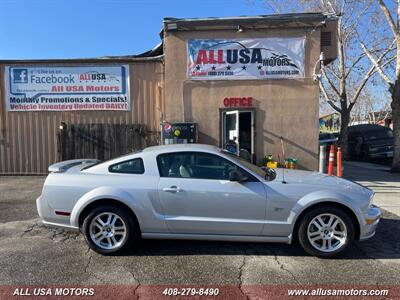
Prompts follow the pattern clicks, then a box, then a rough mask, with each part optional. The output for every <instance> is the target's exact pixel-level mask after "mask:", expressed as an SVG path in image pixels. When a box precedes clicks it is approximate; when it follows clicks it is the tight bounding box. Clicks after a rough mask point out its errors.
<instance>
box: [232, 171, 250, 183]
mask: <svg viewBox="0 0 400 300" xmlns="http://www.w3.org/2000/svg"><path fill="white" fill-rule="evenodd" d="M245 180H247V177H245V176H243V175H242V174H241V173H240V172H239V171H238V170H233V171H231V172H229V181H237V182H241V181H245Z"/></svg>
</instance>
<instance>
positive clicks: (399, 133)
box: [360, 0, 400, 173]
mask: <svg viewBox="0 0 400 300" xmlns="http://www.w3.org/2000/svg"><path fill="white" fill-rule="evenodd" d="M378 3H379V6H380V9H381V12H382V14H383V15H384V17H385V19H386V21H387V24H388V25H389V28H390V30H391V33H392V35H393V42H392V47H395V48H396V55H395V57H394V58H395V62H396V63H395V71H394V72H391V70H390V68H387V66H388V63H387V62H383V61H382V60H380V59H379V58H377V57H376V55H375V54H374V53H373V51H371V50H369V49H368V48H367V47H366V45H365V43H363V42H362V41H361V42H360V44H361V48H362V49H363V51H364V53H365V55H366V56H367V57H368V58H369V60H370V61H371V62H372V63H373V65H374V67H375V68H376V69H377V71H378V73H379V75H380V76H381V78H382V79H383V81H384V82H386V84H387V85H388V86H389V92H390V93H391V97H392V102H391V108H392V118H393V137H394V149H393V150H394V155H393V162H392V172H397V173H399V172H400V17H399V15H400V0H397V3H396V4H395V6H396V8H397V13H396V12H394V9H393V11H391V10H390V9H389V7H388V5H387V4H386V3H385V2H384V1H383V0H378ZM393 73H394V74H393Z"/></svg>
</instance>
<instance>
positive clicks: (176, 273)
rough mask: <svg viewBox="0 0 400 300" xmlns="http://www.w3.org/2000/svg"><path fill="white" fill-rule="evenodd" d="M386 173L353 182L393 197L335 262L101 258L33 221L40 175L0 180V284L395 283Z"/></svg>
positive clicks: (399, 242) (241, 255) (176, 251)
mask: <svg viewBox="0 0 400 300" xmlns="http://www.w3.org/2000/svg"><path fill="white" fill-rule="evenodd" d="M353 168H354V169H356V170H358V169H359V168H357V167H354V166H353ZM350 169H351V168H350V167H349V170H350ZM360 173H361V174H365V172H360ZM351 176H353V177H354V176H356V177H357V176H361V175H357V172H356V171H355V172H354V174H353V175H351V174H350V175H349V177H351ZM388 176H389V177H388V178H389V180H392V181H393V182H392V183H389V184H387V183H386V184H385V183H383V181H379V180H375V181H373V180H371V178H361V179H362V180H364V183H365V182H367V181H368V180H369V181H368V182H369V183H370V184H371V188H373V189H376V191H377V194H379V196H378V197H379V199H380V200H379V201H384V200H385V199H393V200H392V202H390V203H389V204H387V207H386V208H385V207H384V206H383V207H384V208H385V209H387V210H385V213H384V217H383V219H382V220H381V224H380V226H379V229H378V232H377V234H376V236H375V237H373V238H372V239H371V240H369V241H366V242H362V243H359V242H356V243H355V244H354V246H353V247H352V248H351V250H350V251H348V252H347V253H346V254H345V255H344V256H342V257H340V258H338V259H318V258H315V257H310V256H308V255H306V254H305V253H304V252H303V250H302V249H301V248H300V246H297V245H283V244H258V243H230V242H229V243H228V242H194V241H193V242H192V241H142V243H141V245H140V246H139V247H138V248H137V249H135V250H132V251H131V252H130V253H127V254H126V255H123V256H116V257H106V256H101V255H98V254H96V253H94V252H93V251H90V250H89V249H88V247H87V246H86V243H85V241H84V239H83V236H82V235H79V234H77V233H74V232H68V231H64V230H59V229H51V228H46V227H44V226H43V225H42V224H41V223H40V221H39V219H38V216H37V213H36V208H35V199H36V197H37V196H38V195H39V194H40V190H41V186H42V184H43V181H44V177H0V257H1V260H0V270H1V272H0V285H18V284H24V285H26V284H28V285H39V284H55V285H57V284H58V285H60V284H62V285H74V284H79V285H91V284H96V285H97V284H118V285H124V284H129V285H134V286H135V287H139V288H140V287H142V286H146V285H167V286H168V285H172V284H174V285H187V286H188V285H189V286H190V285H197V286H198V285H206V286H210V287H212V286H215V285H234V286H237V287H238V288H240V289H241V291H242V292H243V293H244V294H245V293H246V292H245V287H246V286H249V285H277V284H281V285H302V286H304V285H370V286H371V285H372V286H377V285H399V284H400V272H399V270H400V235H399V232H400V217H399V216H398V215H396V214H395V213H393V212H395V209H392V208H393V205H395V201H394V199H395V198H397V199H399V198H398V197H397V196H396V193H399V192H400V191H399V182H400V180H399V178H398V177H397V176H398V175H393V174H390V173H389V174H388ZM352 179H357V178H352ZM368 182H367V183H368ZM385 185H386V188H385V187H383V186H385ZM385 194H387V195H388V196H387V197H385ZM391 197H392V198H391ZM391 203H392V204H391ZM388 210H391V211H392V212H389V211H388ZM135 289H136V288H135ZM139 291H140V289H139ZM250 298H251V297H250Z"/></svg>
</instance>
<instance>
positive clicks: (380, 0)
mask: <svg viewBox="0 0 400 300" xmlns="http://www.w3.org/2000/svg"><path fill="white" fill-rule="evenodd" d="M378 3H379V5H380V7H381V9H382V11H383V14H384V15H385V17H386V19H387V21H388V23H389V27H390V29H391V30H392V32H393V35H394V36H395V37H396V38H397V39H399V38H400V36H399V31H398V30H399V29H398V28H396V24H395V22H394V20H393V17H392V14H391V13H390V11H389V9H388V8H387V6H386V4H385V2H383V0H378Z"/></svg>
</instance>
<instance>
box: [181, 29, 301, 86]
mask: <svg viewBox="0 0 400 300" xmlns="http://www.w3.org/2000/svg"><path fill="white" fill-rule="evenodd" d="M304 46H305V37H282V38H279V37H274V38H254V39H253V38H249V39H246V38H244V39H207V40H200V39H190V40H188V43H187V51H188V53H187V55H188V62H187V76H188V78H189V79H192V80H232V79H233V80H236V79H282V78H283V79H286V78H301V77H304Z"/></svg>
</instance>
